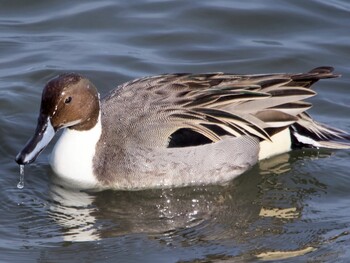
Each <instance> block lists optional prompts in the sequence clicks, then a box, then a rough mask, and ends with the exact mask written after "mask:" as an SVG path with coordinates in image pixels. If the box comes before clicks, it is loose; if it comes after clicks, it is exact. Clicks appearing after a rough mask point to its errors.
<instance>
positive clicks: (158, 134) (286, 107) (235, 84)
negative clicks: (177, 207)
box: [103, 67, 337, 147]
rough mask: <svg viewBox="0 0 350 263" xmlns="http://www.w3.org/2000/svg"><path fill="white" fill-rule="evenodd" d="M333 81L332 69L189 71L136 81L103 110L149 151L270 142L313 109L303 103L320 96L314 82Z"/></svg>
mask: <svg viewBox="0 0 350 263" xmlns="http://www.w3.org/2000/svg"><path fill="white" fill-rule="evenodd" d="M333 77H337V75H336V74H333V73H332V68H328V67H321V68H316V69H314V70H312V71H310V72H308V73H303V74H263V75H234V74H224V73H209V74H185V73H184V74H167V75H159V76H154V77H147V78H142V79H136V80H134V81H131V82H128V83H125V84H123V85H121V86H119V88H118V89H116V90H114V91H113V92H112V93H110V94H109V95H108V96H107V97H106V98H105V99H104V102H103V107H104V109H103V112H108V113H110V114H111V117H109V118H108V120H104V122H105V125H112V124H113V122H119V123H121V124H122V125H120V127H119V128H117V127H116V128H115V132H118V133H119V135H120V136H121V137H122V138H124V141H125V140H126V141H127V140H128V138H130V140H133V141H134V142H137V143H141V144H144V145H146V146H149V147H155V146H156V147H160V146H163V147H169V146H172V147H180V146H189V145H196V144H204V143H209V142H217V141H220V140H222V139H223V138H225V136H234V137H239V136H242V135H250V136H254V137H257V138H258V139H259V140H269V139H270V136H271V135H273V134H274V133H276V132H277V131H279V130H280V129H282V128H285V127H287V126H289V125H291V124H293V123H295V122H296V121H297V120H298V114H300V113H302V112H304V111H305V110H307V109H308V108H310V107H311V104H310V103H307V102H304V101H303V100H305V99H307V98H309V97H312V96H314V95H315V94H316V93H315V92H314V91H312V90H311V89H310V86H311V85H312V84H313V83H314V82H316V81H317V80H319V79H323V78H333ZM116 105H118V106H117V107H116Z"/></svg>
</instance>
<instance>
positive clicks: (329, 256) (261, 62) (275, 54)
mask: <svg viewBox="0 0 350 263" xmlns="http://www.w3.org/2000/svg"><path fill="white" fill-rule="evenodd" d="M349 24H350V5H349V3H348V1H346V0H334V1H314V0H311V1H292V0H283V1H276V0H271V1H258V0H254V1H229V0H220V1H208V0H202V1H153V0H147V1H120V0H119V1H118V0H117V1H108V0H102V1H91V0H87V1H83V2H82V1H67V0H61V1H43V0H38V1H35V2H33V3H31V4H30V5H28V3H27V2H25V1H23V0H12V1H3V3H2V5H1V8H0V47H1V48H0V65H1V67H0V145H1V147H0V155H1V156H0V173H1V176H0V184H1V191H0V206H1V211H2V214H1V217H0V261H1V262H20V261H24V260H28V261H30V262H40V263H42V262H52V261H55V262H56V261H57V262H101V261H104V262H116V261H118V262H152V263H154V262H178V261H182V262H215V261H219V262H220V261H228V262H231V261H234V262H235V261H238V262H242V261H243V262H246V261H254V260H257V259H259V260H273V259H276V258H277V259H280V260H281V259H282V258H285V259H284V260H285V261H286V262H295V261H316V262H327V261H328V262H334V261H339V262H342V261H343V262H347V261H348V258H349V257H350V252H348V251H349V250H348V247H349V246H350V235H349V233H348V232H349V227H350V223H349V214H350V203H349V200H350V176H349V171H350V163H349V158H350V152H349V151H337V152H332V154H333V155H332V156H331V157H330V158H323V157H325V156H327V155H329V154H330V152H318V151H315V150H312V151H294V152H291V153H289V154H284V155H280V156H277V157H276V158H272V159H269V160H265V161H263V162H260V163H259V164H258V165H256V166H255V167H254V169H253V170H251V171H249V172H248V173H246V174H244V175H242V176H241V177H239V178H238V179H237V180H235V181H233V182H231V183H229V184H227V185H225V186H210V187H196V188H185V189H173V190H170V189H168V190H154V191H153V190H152V191H141V192H122V191H121V192H113V191H104V192H101V193H82V192H75V191H73V190H69V189H64V188H61V187H59V184H60V182H51V179H52V177H54V176H53V174H52V171H51V169H50V168H49V166H48V162H47V157H48V154H49V153H50V150H51V149H52V145H50V146H48V148H47V149H46V150H45V151H44V152H43V153H42V154H41V155H40V156H39V158H38V159H37V162H36V163H35V164H31V165H30V166H28V167H26V175H25V187H24V188H23V189H17V188H16V184H17V183H18V166H17V164H15V162H14V156H15V155H16V154H17V153H18V151H19V150H20V149H21V148H22V147H23V144H24V143H25V142H26V140H27V139H28V137H29V136H30V135H31V134H32V132H33V130H34V129H35V124H36V120H37V116H38V110H39V106H40V105H39V104H40V96H41V91H42V88H43V86H44V84H45V82H46V81H47V80H48V79H50V78H52V77H53V76H56V75H57V74H59V73H62V72H67V71H75V72H77V73H81V74H85V75H86V76H88V77H89V78H90V79H91V80H92V81H93V82H94V83H95V84H96V86H97V87H98V89H99V91H100V93H101V96H103V95H104V94H107V93H108V91H109V90H110V89H112V88H114V87H116V85H118V84H121V83H123V82H125V81H129V80H131V79H133V78H137V77H142V76H148V75H156V74H161V73H171V72H195V73H199V72H213V71H224V72H233V73H248V74H249V73H268V72H304V71H307V70H310V69H312V68H314V67H317V66H322V65H330V66H334V67H335V68H336V72H337V73H340V74H342V78H337V79H332V80H324V81H322V82H320V83H317V85H316V87H315V90H316V91H317V93H318V96H316V97H314V98H312V100H311V102H312V103H313V104H314V105H315V106H314V107H313V108H312V109H311V114H312V115H313V116H315V119H317V120H319V121H321V122H324V123H327V124H329V125H331V126H335V127H338V128H341V129H343V130H348V131H350V123H349V112H350V106H349V105H350V101H349V83H350V66H349V54H350V45H349V43H350V35H349V34H348V31H349ZM78 241H79V242H78ZM277 261H278V260H277Z"/></svg>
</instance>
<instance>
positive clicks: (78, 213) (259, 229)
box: [50, 151, 329, 249]
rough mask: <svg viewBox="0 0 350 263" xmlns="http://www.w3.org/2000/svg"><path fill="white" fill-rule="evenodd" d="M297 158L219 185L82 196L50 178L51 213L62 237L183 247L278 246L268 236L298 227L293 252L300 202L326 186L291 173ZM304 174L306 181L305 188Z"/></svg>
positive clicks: (302, 241) (266, 164)
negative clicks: (141, 239) (134, 238)
mask: <svg viewBox="0 0 350 263" xmlns="http://www.w3.org/2000/svg"><path fill="white" fill-rule="evenodd" d="M299 155H300V153H299ZM325 155H326V156H328V155H329V154H327V153H326V154H325ZM307 156H309V158H312V159H313V158H319V157H320V154H319V153H318V152H315V151H310V152H309V153H303V160H305V158H307ZM298 159H299V157H298V154H295V155H293V154H292V155H290V154H283V155H280V156H277V157H275V158H273V159H270V160H266V161H263V162H260V164H259V167H258V166H256V167H254V168H253V169H252V170H251V171H250V172H248V173H246V174H244V175H243V176H241V177H239V178H238V179H236V180H234V181H232V182H230V183H228V184H227V185H225V186H205V187H204V186H203V187H189V188H181V189H164V190H148V191H135V192H132V191H104V192H99V193H86V192H79V191H73V190H71V189H65V188H63V187H61V186H59V185H60V182H59V181H57V180H56V181H55V182H54V183H53V184H52V188H51V195H52V199H53V200H54V202H53V203H52V207H51V209H50V211H51V212H50V215H51V217H52V218H53V219H54V220H55V221H56V222H57V223H58V224H59V225H60V226H61V227H62V228H63V229H64V233H63V238H64V239H65V240H66V241H92V240H99V239H102V238H109V237H116V236H125V235H131V234H146V235H147V237H148V238H152V239H154V240H158V241H159V242H162V243H166V244H172V243H176V244H181V246H187V245H191V244H194V243H196V244H203V243H208V242H212V241H219V242H220V243H221V244H225V243H227V244H230V246H232V245H234V244H236V245H238V244H243V243H245V244H249V243H252V240H255V241H256V242H257V243H259V244H260V247H264V246H266V245H267V244H266V240H267V237H268V236H269V239H268V240H270V241H269V242H271V244H270V246H271V247H273V248H275V249H279V247H278V246H279V245H281V242H283V241H281V239H279V240H275V241H273V239H271V236H276V237H277V236H279V238H281V237H282V239H283V235H282V236H281V234H282V233H284V234H286V229H285V227H284V226H285V225H286V224H296V226H297V225H298V226H299V227H301V230H300V232H299V233H297V234H296V232H294V233H293V235H294V236H293V238H297V239H299V240H298V242H297V243H296V244H297V245H296V247H295V249H300V248H301V247H303V246H304V245H305V246H306V245H307V243H308V242H309V241H310V236H307V235H308V234H307V233H303V227H305V226H304V223H305V222H303V220H302V219H301V215H302V213H301V212H302V210H303V208H304V205H305V204H304V200H305V198H309V197H310V195H312V194H314V193H315V192H316V193H320V191H324V189H326V186H325V185H322V184H321V183H320V182H319V181H317V179H316V178H315V177H313V176H312V175H309V174H302V173H301V174H298V175H295V173H294V170H295V168H297V167H298V166H299V165H300V162H301V161H300V160H298ZM291 169H292V170H291ZM296 170H298V169H296ZM305 177H309V179H310V180H307V183H306V184H307V187H306V185H305ZM300 185H302V187H300ZM306 188H307V189H308V190H307V189H306ZM292 229H293V228H292ZM293 231H295V229H294V230H293ZM295 235H297V236H295ZM284 238H286V239H287V240H288V239H289V238H292V237H291V236H288V235H286V236H285V237H284ZM287 243H288V242H287ZM289 243H290V242H289ZM255 245H257V244H255ZM289 245H290V244H289ZM289 248H290V247H289Z"/></svg>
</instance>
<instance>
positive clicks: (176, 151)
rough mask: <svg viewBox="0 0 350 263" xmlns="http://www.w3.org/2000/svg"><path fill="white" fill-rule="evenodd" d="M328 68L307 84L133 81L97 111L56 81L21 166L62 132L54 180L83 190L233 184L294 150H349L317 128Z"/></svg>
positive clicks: (210, 77) (173, 77)
mask: <svg viewBox="0 0 350 263" xmlns="http://www.w3.org/2000/svg"><path fill="white" fill-rule="evenodd" d="M332 71H333V69H332V68H330V67H319V68H315V69H313V70H311V71H310V72H308V73H302V74H260V75H234V74H224V73H209V74H166V75H159V76H152V77H146V78H140V79H136V80H133V81H130V82H127V83H125V84H122V85H120V86H119V87H118V88H117V89H115V90H112V91H111V93H110V94H109V95H107V96H106V97H105V98H103V99H102V101H101V102H100V99H99V94H98V92H97V89H96V88H95V86H94V84H92V83H91V81H89V80H88V79H87V78H85V77H83V76H81V75H79V74H75V73H68V74H62V75H59V76H58V77H56V78H54V79H52V80H50V81H49V82H48V83H47V84H46V86H45V88H44V90H43V94H42V99H41V108H40V114H39V118H38V124H37V127H36V130H35V134H34V136H33V137H32V138H31V139H30V140H29V141H28V143H27V144H26V145H25V147H24V149H23V150H22V151H21V152H20V153H19V154H18V155H17V156H16V162H17V163H18V164H22V165H23V164H28V163H31V162H33V161H35V159H36V158H37V156H38V155H39V154H40V153H41V151H42V150H43V149H44V148H45V146H46V145H48V143H49V142H50V141H51V139H52V138H53V137H54V135H55V133H56V132H57V131H58V130H60V129H64V132H63V134H62V135H61V137H60V139H59V140H58V142H57V144H56V146H55V147H54V149H53V152H52V155H51V160H50V163H51V166H52V168H53V170H54V172H55V173H56V174H57V175H58V176H59V177H61V178H63V179H64V180H65V181H66V182H68V183H69V184H71V185H74V186H75V187H79V188H95V189H129V190H137V189H146V188H162V187H181V186H189V185H205V184H220V183H223V182H227V181H229V180H231V179H233V178H235V177H237V176H238V175H240V174H242V173H243V172H245V171H247V170H248V169H249V168H250V167H252V166H253V165H254V164H256V163H257V162H258V161H259V160H261V159H265V158H268V157H271V156H273V155H277V154H280V153H283V152H287V151H290V150H291V149H292V148H295V147H316V148H334V149H340V148H350V136H349V134H348V133H346V132H344V131H341V130H338V129H335V128H332V127H329V126H326V125H324V124H320V123H318V122H316V121H314V120H313V119H312V118H311V117H310V115H308V114H307V113H306V110H307V109H309V108H310V107H311V104H310V103H309V102H305V101H304V100H305V99H307V98H310V97H312V96H314V95H315V94H316V93H315V92H314V91H313V90H311V89H310V86H311V85H312V84H313V83H315V82H316V81H318V80H319V79H326V78H334V77H337V76H338V75H336V74H333V73H332Z"/></svg>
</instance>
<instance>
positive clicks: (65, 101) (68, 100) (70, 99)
mask: <svg viewBox="0 0 350 263" xmlns="http://www.w3.org/2000/svg"><path fill="white" fill-rule="evenodd" d="M71 101H72V97H71V96H69V97H67V98H66V99H65V100H64V103H66V104H68V103H70V102H71Z"/></svg>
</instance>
